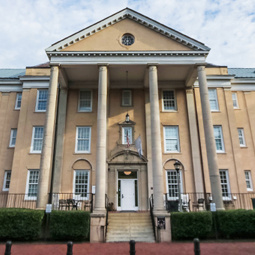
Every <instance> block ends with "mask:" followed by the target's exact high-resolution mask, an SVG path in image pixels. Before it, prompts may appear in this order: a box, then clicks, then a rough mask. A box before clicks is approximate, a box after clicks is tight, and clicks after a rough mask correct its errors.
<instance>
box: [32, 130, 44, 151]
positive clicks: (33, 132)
mask: <svg viewBox="0 0 255 255" xmlns="http://www.w3.org/2000/svg"><path fill="white" fill-rule="evenodd" d="M36 128H43V137H42V147H43V140H44V126H34V127H33V131H32V139H31V146H30V153H42V149H41V150H37V151H36V150H34V149H33V144H34V134H35V129H36ZM40 139H41V138H40Z"/></svg>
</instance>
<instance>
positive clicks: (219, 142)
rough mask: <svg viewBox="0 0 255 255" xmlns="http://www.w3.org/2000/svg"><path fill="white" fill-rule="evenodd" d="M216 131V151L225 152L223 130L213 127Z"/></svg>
mask: <svg viewBox="0 0 255 255" xmlns="http://www.w3.org/2000/svg"><path fill="white" fill-rule="evenodd" d="M213 130H214V139H215V144H216V151H217V152H224V151H225V149H224V142H223V136H222V128H221V126H213Z"/></svg>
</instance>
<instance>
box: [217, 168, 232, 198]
mask: <svg viewBox="0 0 255 255" xmlns="http://www.w3.org/2000/svg"><path fill="white" fill-rule="evenodd" d="M219 171H220V172H225V174H226V181H227V183H222V181H221V178H220V186H221V189H222V185H227V189H228V192H227V193H228V194H229V195H228V196H223V194H222V199H223V201H229V200H231V199H232V197H231V190H230V183H229V176H228V170H227V169H220V170H219Z"/></svg>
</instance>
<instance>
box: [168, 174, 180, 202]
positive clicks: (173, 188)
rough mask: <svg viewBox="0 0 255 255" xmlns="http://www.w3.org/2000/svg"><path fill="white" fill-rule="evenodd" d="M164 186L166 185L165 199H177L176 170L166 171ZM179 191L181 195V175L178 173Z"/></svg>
mask: <svg viewBox="0 0 255 255" xmlns="http://www.w3.org/2000/svg"><path fill="white" fill-rule="evenodd" d="M166 185H167V198H168V199H170V200H171V199H174V200H175V199H178V197H179V192H178V176H177V172H176V170H167V171H166ZM180 189H181V193H182V173H181V171H180Z"/></svg>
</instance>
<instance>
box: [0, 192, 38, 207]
mask: <svg viewBox="0 0 255 255" xmlns="http://www.w3.org/2000/svg"><path fill="white" fill-rule="evenodd" d="M0 208H27V209H35V208H36V194H24V193H22V194H17V193H16V194H13V193H7V192H6V193H0Z"/></svg>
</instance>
